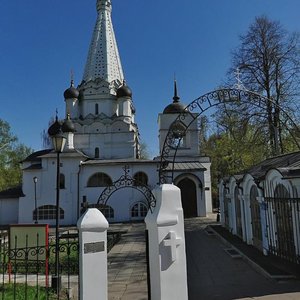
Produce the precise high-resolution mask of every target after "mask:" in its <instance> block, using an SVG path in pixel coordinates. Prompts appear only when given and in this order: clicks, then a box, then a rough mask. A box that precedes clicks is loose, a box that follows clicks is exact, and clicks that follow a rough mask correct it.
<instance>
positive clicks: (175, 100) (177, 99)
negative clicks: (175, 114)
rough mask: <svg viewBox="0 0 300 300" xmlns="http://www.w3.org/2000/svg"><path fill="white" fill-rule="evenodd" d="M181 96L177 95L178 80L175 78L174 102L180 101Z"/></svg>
mask: <svg viewBox="0 0 300 300" xmlns="http://www.w3.org/2000/svg"><path fill="white" fill-rule="evenodd" d="M179 99H180V98H179V97H178V95H177V82H176V79H175V80H174V97H173V100H174V101H173V102H174V103H176V102H179Z"/></svg>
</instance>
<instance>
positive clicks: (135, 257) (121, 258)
mask: <svg viewBox="0 0 300 300" xmlns="http://www.w3.org/2000/svg"><path fill="white" fill-rule="evenodd" d="M111 227H112V228H113V229H117V228H116V225H112V226H111ZM120 229H121V230H124V229H126V230H128V232H127V233H126V234H123V235H122V237H121V240H120V242H119V243H118V244H117V245H115V246H114V247H113V249H112V250H111V251H110V252H109V254H108V299H109V300H119V299H120V300H121V299H122V300H144V299H145V300H146V299H148V294H147V266H146V247H145V225H144V224H139V223H136V224H135V223H134V224H131V225H122V226H120Z"/></svg>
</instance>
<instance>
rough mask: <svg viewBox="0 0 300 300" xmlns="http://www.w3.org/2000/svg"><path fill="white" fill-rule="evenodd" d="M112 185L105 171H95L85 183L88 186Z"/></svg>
mask: <svg viewBox="0 0 300 300" xmlns="http://www.w3.org/2000/svg"><path fill="white" fill-rule="evenodd" d="M109 185H112V180H111V178H110V177H109V176H108V175H107V174H105V173H101V172H99V173H95V174H94V175H92V176H91V177H90V178H89V180H88V183H87V186H88V187H106V186H109Z"/></svg>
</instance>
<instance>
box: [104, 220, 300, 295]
mask: <svg viewBox="0 0 300 300" xmlns="http://www.w3.org/2000/svg"><path fill="white" fill-rule="evenodd" d="M214 221H215V216H214V215H213V216H211V217H210V218H195V219H190V220H186V224H185V229H186V250H187V267H188V290H189V300H233V299H240V300H241V299H243V300H244V299H263V300H269V299H272V300H299V299H300V282H299V281H291V280H288V281H279V282H278V281H275V280H271V279H267V278H266V277H264V276H263V275H261V274H260V273H258V272H257V271H256V270H255V269H254V268H253V267H251V266H250V265H249V264H248V263H247V262H246V261H245V260H243V259H241V258H239V259H237V258H235V259H234V258H232V257H231V256H229V254H227V253H226V252H225V251H224V249H227V248H228V245H225V244H224V243H223V242H221V240H220V239H219V238H218V237H217V236H216V235H208V234H207V233H206V231H205V227H206V226H207V225H208V224H212V223H214ZM122 226H126V229H127V230H128V233H127V234H125V235H123V237H122V239H121V241H120V243H118V244H117V245H116V246H115V247H114V248H113V249H112V250H111V252H110V253H109V266H108V274H109V275H108V276H109V287H108V292H109V300H144V299H145V300H146V299H148V297H147V274H146V258H145V237H144V229H145V226H144V224H131V225H122ZM120 228H122V229H124V227H120ZM178 300H180V299H178Z"/></svg>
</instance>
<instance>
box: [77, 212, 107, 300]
mask: <svg viewBox="0 0 300 300" xmlns="http://www.w3.org/2000/svg"><path fill="white" fill-rule="evenodd" d="M77 227H78V230H79V247H80V251H79V272H80V273H79V274H80V276H79V277H80V299H81V300H93V299H98V300H107V228H108V222H107V220H106V219H105V217H104V216H103V214H102V213H101V212H100V211H99V210H98V209H97V208H90V209H88V210H87V211H86V212H85V213H84V214H83V215H82V216H81V218H80V219H79V220H78V222H77Z"/></svg>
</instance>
